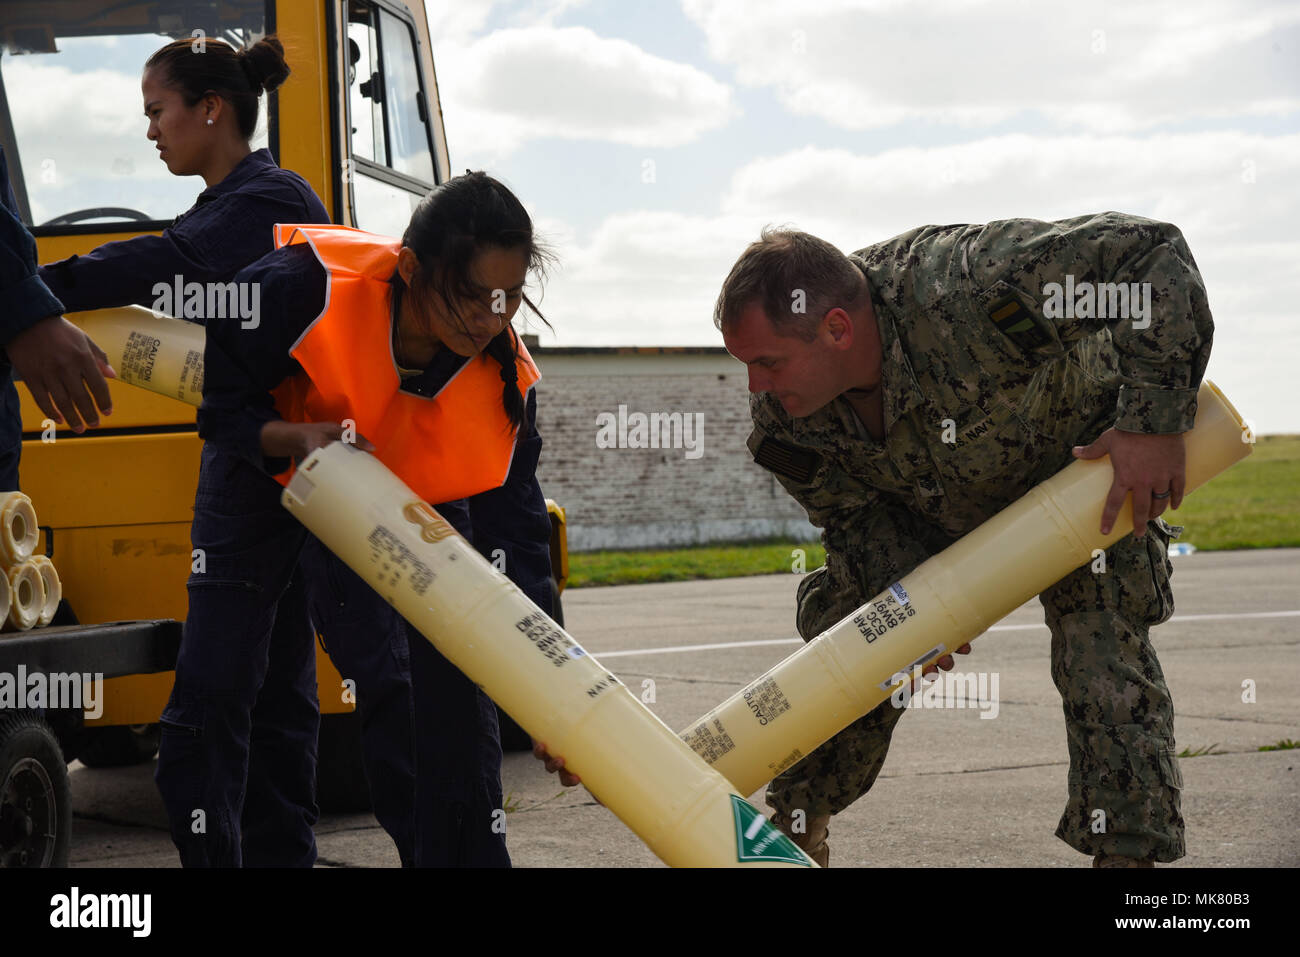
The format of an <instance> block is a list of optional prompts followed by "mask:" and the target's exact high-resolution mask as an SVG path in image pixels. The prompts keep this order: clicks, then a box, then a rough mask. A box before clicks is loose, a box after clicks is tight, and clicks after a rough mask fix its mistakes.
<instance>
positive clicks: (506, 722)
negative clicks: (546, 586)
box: [497, 578, 564, 754]
mask: <svg viewBox="0 0 1300 957" xmlns="http://www.w3.org/2000/svg"><path fill="white" fill-rule="evenodd" d="M551 618H552V619H553V620H554V621H555V623H556V624H557V625H559V626H560V627H561V628H563V627H564V606H563V605H561V604H560V588H559V586H558V585H556V584H555V579H554V578H552V579H551ZM497 725H498V727H499V728H500V729H501V750H502V751H504V752H505V753H506V754H510V753H511V752H516V751H531V750H533V739H532V737H531V736H530V735H529V734H528V732H527V731H525V730H524V729H523V728H521V727H519V725H517V724H516V723H515V719H514V718H512V717H510V715H508V714H506V713H505V712H504V711H502V710H501V706H500V705H498V706H497Z"/></svg>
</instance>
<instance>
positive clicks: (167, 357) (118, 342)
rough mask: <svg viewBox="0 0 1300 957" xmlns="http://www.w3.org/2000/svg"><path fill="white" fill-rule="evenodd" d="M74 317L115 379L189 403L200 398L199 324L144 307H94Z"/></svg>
mask: <svg viewBox="0 0 1300 957" xmlns="http://www.w3.org/2000/svg"><path fill="white" fill-rule="evenodd" d="M75 319H76V322H77V324H78V325H79V326H81V328H82V329H83V330H84V331H85V333H86V334H87V335H88V336H90V338H91V339H93V340H94V341H95V344H96V345H97V346H99V347H100V348H101V349H103V350H104V352H105V353H106V354H107V355H108V363H109V365H111V366H112V367H113V370H114V371H115V372H116V373H117V377H118V379H119V380H120V381H122V382H125V383H127V384H128V385H135V386H139V387H140V388H142V389H148V390H149V391H150V392H157V393H158V394H159V395H165V396H168V397H169V398H172V399H178V400H180V401H181V402H186V403H189V404H190V405H194V406H197V405H200V404H201V403H202V402H203V344H204V338H205V334H204V329H203V327H202V326H201V325H199V324H198V323H194V322H185V321H184V320H183V319H172V318H170V317H168V316H155V315H154V314H153V313H152V312H150V311H149V310H148V309H145V308H144V307H143V306H122V307H120V308H116V309H96V310H95V311H93V312H82V313H77V314H76V315H75Z"/></svg>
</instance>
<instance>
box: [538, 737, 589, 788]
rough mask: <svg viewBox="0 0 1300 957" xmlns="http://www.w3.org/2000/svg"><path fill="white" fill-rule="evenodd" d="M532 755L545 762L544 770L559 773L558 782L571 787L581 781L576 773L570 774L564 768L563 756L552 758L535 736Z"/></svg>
mask: <svg viewBox="0 0 1300 957" xmlns="http://www.w3.org/2000/svg"><path fill="white" fill-rule="evenodd" d="M533 757H535V758H536V759H537V760H538V761H544V762H546V770H547V771H549V772H550V773H551V774H555V773H556V772H557V771H558V772H559V773H560V783H561V784H563V785H564V786H565V787H566V788H571V787H573V786H574V785H576V784H581V783H582V778H580V777H578V776H577V775H576V774H570V773H569V772H568V771H566V770H564V758H553V757H551V756H550V755H549V754H547V753H546V745H545V744H544V743H542V742H541V741H538V740H537V739H536V738H534V739H533Z"/></svg>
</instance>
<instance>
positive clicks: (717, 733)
mask: <svg viewBox="0 0 1300 957" xmlns="http://www.w3.org/2000/svg"><path fill="white" fill-rule="evenodd" d="M678 737H680V738H681V739H682V740H683V741H685V742H686V743H687V744H688V745H690V748H691V750H692V751H694V752H695V753H696V754H698V755H699V756H700V757H702V758H703V759H704V760H705V761H707V762H708V763H709V764H712V763H713V762H714V761H716V760H718V758H720V757H722V756H723V755H724V754H726V753H727V752H728V751H731V750H734V749H735V747H736V742H734V741H732V740H731V735H729V734H727V729H726V728H725V727H723V725H722V722H721V721H720V720H719V719H717V718H715V717H713V716H712V715H709V716H708V717H706V718H705V719H704V720H703V721H702V722H701V723H700V725H699V727H697V728H692V729H690V730H688V731H687V732H686V733H685V734H681V735H678Z"/></svg>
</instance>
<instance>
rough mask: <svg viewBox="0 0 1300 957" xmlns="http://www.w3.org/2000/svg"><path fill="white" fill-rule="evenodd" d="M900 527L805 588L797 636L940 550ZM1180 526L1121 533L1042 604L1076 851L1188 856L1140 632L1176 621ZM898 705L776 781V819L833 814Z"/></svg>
mask: <svg viewBox="0 0 1300 957" xmlns="http://www.w3.org/2000/svg"><path fill="white" fill-rule="evenodd" d="M899 525H900V526H910V527H899V528H898V529H897V531H899V532H902V533H906V532H909V531H910V532H912V533H913V534H905V535H904V536H902V537H899V536H895V535H888V536H884V537H883V538H882V537H881V536H877V535H872V536H871V541H870V543H869V546H867V547H866V548H864V555H863V556H862V557H863V558H864V562H863V563H860V564H858V563H854V560H853V557H852V556H846V562H845V565H841V566H839V567H838V568H835V567H831V565H830V564H828V566H827V567H826V568H822V569H818V570H817V571H816V572H813V573H812V574H810V575H808V576H807V577H806V578H805V579H804V580H803V582H802V583H801V584H800V587H799V616H798V617H799V631H800V634H801V635H802V636H803V638H804V640H805V641H808V640H811V639H812V638H815V637H816V636H817V635H818V634H819V633H820V632H821V631H823V630H824V629H825V628H827V627H829V626H830V625H832V624H834V623H835V622H837V621H839V620H840V618H842V617H843V616H844V615H845V614H847V613H848V612H850V611H852V610H853V608H855V607H856V606H857V605H858V604H861V602H860V601H858V600H857V596H861V595H865V596H866V598H870V597H872V596H874V595H877V594H879V593H880V592H881V591H883V590H884V589H885V588H887V587H888V586H889V585H890V584H892V583H893V582H894V581H897V580H898V579H899V578H901V577H902V576H903V575H904V574H906V573H907V572H909V571H911V570H912V569H913V568H915V567H916V566H917V565H919V564H920V563H921V562H922V561H924V560H925V558H927V557H929V555H931V554H934V553H935V552H937V551H939V550H941V549H942V548H943V547H944V545H945V544H946V540H945V539H943V537H942V536H941V535H940V534H939V533H938V532H936V531H934V530H932V529H928V528H920V527H917V526H918V525H919V522H917V520H915V519H911V518H909V519H908V520H907V521H904V522H900V523H899ZM1178 531H1181V529H1171V528H1170V526H1168V525H1166V524H1165V523H1164V522H1163V521H1161V520H1159V519H1157V520H1156V521H1154V522H1152V523H1150V524H1149V525H1148V526H1147V534H1146V536H1145V538H1143V539H1140V540H1139V539H1134V538H1133V536H1131V535H1127V536H1125V537H1124V538H1123V539H1122V540H1121V541H1119V542H1118V543H1116V544H1115V545H1113V546H1111V548H1110V550H1109V551H1108V552H1107V553H1106V565H1105V567H1106V571H1105V572H1104V573H1098V572H1095V571H1094V570H1093V565H1094V564H1096V563H1089V564H1087V565H1084V566H1082V567H1080V568H1078V569H1076V570H1075V571H1074V572H1072V573H1070V574H1069V575H1067V576H1066V577H1065V578H1063V579H1062V580H1061V581H1059V582H1057V583H1056V584H1055V585H1053V586H1052V587H1051V588H1048V589H1047V590H1046V591H1044V592H1043V593H1042V594H1041V595H1040V596H1039V601H1040V602H1041V603H1042V605H1043V608H1044V609H1045V611H1046V619H1047V625H1048V627H1049V628H1050V629H1051V633H1052V678H1053V680H1054V681H1055V683H1056V687H1057V690H1059V691H1060V693H1061V699H1062V703H1063V705H1064V709H1065V726H1066V742H1067V745H1068V748H1069V754H1070V772H1069V799H1068V801H1067V802H1066V805H1065V812H1064V813H1063V814H1062V815H1061V820H1060V823H1059V824H1058V825H1057V828H1056V835H1057V837H1059V838H1061V840H1063V841H1065V842H1066V843H1067V844H1069V845H1070V846H1071V847H1073V848H1075V849H1076V850H1079V851H1082V852H1083V853H1085V854H1089V855H1093V854H1098V853H1102V854H1119V855H1123V856H1125V857H1133V858H1139V859H1143V860H1151V861H1174V860H1177V859H1178V858H1180V857H1182V856H1184V854H1185V853H1186V846H1185V841H1184V825H1183V817H1182V813H1181V810H1180V801H1179V792H1180V789H1181V787H1182V777H1181V773H1180V771H1179V768H1178V760H1177V758H1176V757H1175V750H1174V709H1173V701H1172V700H1171V698H1170V694H1169V689H1168V687H1167V686H1166V684H1165V678H1164V674H1163V672H1162V671H1161V669H1160V662H1159V661H1157V659H1156V654H1155V650H1154V649H1153V648H1152V647H1151V642H1150V638H1149V630H1150V628H1151V626H1153V625H1157V624H1159V623H1161V622H1163V621H1165V620H1166V619H1168V618H1169V616H1170V615H1171V614H1173V607H1174V606H1173V593H1172V591H1171V590H1170V587H1169V578H1170V574H1171V573H1172V571H1173V569H1172V566H1171V565H1170V563H1169V559H1168V557H1167V549H1168V542H1169V539H1170V535H1171V532H1172V534H1175V535H1176V534H1177V532H1178ZM882 542H883V543H884V544H882ZM864 545H865V543H864ZM867 550H869V555H868V554H865V552H866V551H867ZM845 566H848V567H847V568H846V567H845ZM837 572H838V574H837ZM848 576H851V579H852V580H850V581H845V580H843V579H844V578H845V577H848ZM863 600H865V598H864V599H863ZM906 710H909V709H905V708H896V707H894V706H893V704H892V703H891V702H890V701H886V702H884V703H883V704H881V705H880V706H878V707H877V708H876V709H875V710H873V711H872V712H870V713H869V714H867V715H866V716H865V717H863V718H860V719H859V720H858V721H856V722H855V723H853V724H851V725H850V726H849V727H847V728H845V729H844V730H843V731H841V732H840V733H839V734H837V735H836V736H835V737H833V738H832V739H831V740H829V741H827V742H826V743H825V744H824V745H822V746H821V747H820V748H818V749H817V750H816V751H814V752H813V753H812V754H810V755H808V756H807V757H806V758H804V759H803V760H802V761H800V762H799V763H798V764H796V765H794V766H793V767H791V768H789V769H788V770H786V771H785V772H784V773H782V774H781V775H779V776H778V777H777V778H776V779H775V780H773V781H772V782H771V784H769V786H768V792H767V803H768V804H769V805H771V806H772V807H774V808H776V809H777V810H778V811H781V812H783V813H785V814H787V815H788V814H790V813H792V812H793V811H794V810H796V809H800V808H802V809H804V811H805V813H807V814H808V815H809V816H814V815H819V814H836V813H839V812H840V811H842V810H844V808H846V807H848V806H849V805H850V804H852V803H853V802H854V801H856V800H857V799H858V798H859V797H861V796H862V795H863V794H866V793H867V791H869V790H870V789H871V785H872V784H873V783H874V782H875V780H876V775H878V774H879V773H880V768H881V766H882V765H883V764H884V761H885V755H886V753H887V752H888V750H889V740H890V736H891V735H892V734H893V730H894V726H895V725H896V724H897V723H898V720H899V718H901V717H902V716H903V713H904V711H906ZM1097 811H1101V812H1102V813H1103V814H1104V818H1099V816H1098V815H1097V813H1096V812H1097ZM1099 820H1100V821H1102V822H1103V825H1104V830H1101V829H1099V828H1098V827H1097V822H1098V821H1099Z"/></svg>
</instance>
